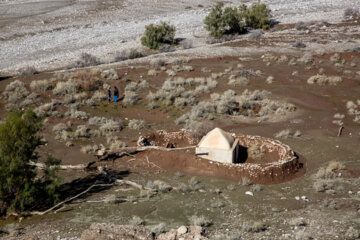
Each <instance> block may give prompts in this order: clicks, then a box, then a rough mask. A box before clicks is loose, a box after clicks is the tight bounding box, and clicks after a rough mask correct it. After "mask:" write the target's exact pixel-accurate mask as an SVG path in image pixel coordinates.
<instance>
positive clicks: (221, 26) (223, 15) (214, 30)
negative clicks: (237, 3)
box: [204, 3, 245, 38]
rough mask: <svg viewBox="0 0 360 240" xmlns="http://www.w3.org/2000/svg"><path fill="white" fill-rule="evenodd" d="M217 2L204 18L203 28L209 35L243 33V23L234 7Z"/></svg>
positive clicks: (219, 36)
mask: <svg viewBox="0 0 360 240" xmlns="http://www.w3.org/2000/svg"><path fill="white" fill-rule="evenodd" d="M223 7H224V4H223V3H218V4H217V5H216V6H215V7H214V8H212V9H211V12H210V14H209V15H208V16H206V18H205V20H204V24H205V29H206V30H208V31H209V32H210V35H211V36H213V37H216V38H221V37H222V36H223V35H224V34H234V33H239V34H241V33H244V32H245V29H244V25H243V23H242V21H241V19H240V15H239V13H238V10H237V9H236V8H231V7H227V8H225V9H223Z"/></svg>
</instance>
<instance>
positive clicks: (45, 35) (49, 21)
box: [0, 0, 357, 74]
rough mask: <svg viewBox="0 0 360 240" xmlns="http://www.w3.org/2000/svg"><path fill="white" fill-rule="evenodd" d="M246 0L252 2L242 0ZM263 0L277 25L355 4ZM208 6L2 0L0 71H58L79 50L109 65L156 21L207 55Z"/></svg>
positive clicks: (331, 16)
mask: <svg viewBox="0 0 360 240" xmlns="http://www.w3.org/2000/svg"><path fill="white" fill-rule="evenodd" d="M251 2H255V0H254V1H247V3H251ZM264 2H265V3H267V4H269V6H270V9H271V10H272V11H273V15H274V19H276V20H278V21H280V22H281V23H295V22H298V21H305V22H308V21H319V20H326V21H329V22H333V23H334V22H335V23H336V22H339V21H340V20H341V19H342V14H343V10H344V9H345V8H348V7H354V6H355V5H356V3H357V1H356V0H344V1H335V0H332V1H320V0H319V1H310V0H301V1H297V0H292V1H283V0H272V1H264ZM231 3H234V4H237V1H232V2H231ZM213 4H215V2H214V1H209V0H202V1H196V2H193V1H181V2H179V1H160V0H151V1H147V0H142V1H127V0H121V1H68V0H62V1H26V2H23V1H18V0H15V1H14V0H8V1H1V2H0V29H1V32H0V59H1V62H0V73H2V74H13V73H14V72H16V71H17V70H19V69H21V68H24V67H26V66H34V67H36V68H37V69H39V70H45V69H47V70H49V69H58V68H62V67H65V66H68V65H71V64H72V63H74V62H75V61H76V60H77V59H78V58H79V56H80V55H81V53H83V52H86V53H91V54H92V55H95V56H97V57H99V58H100V59H101V60H102V61H104V62H108V61H111V60H112V58H113V55H114V53H115V52H116V51H121V50H123V49H130V48H141V46H140V43H139V37H140V36H141V35H142V33H143V31H144V26H145V25H147V24H150V23H154V22H155V23H156V22H160V21H167V22H170V23H171V24H173V25H175V26H176V28H177V35H176V36H177V37H179V38H187V39H192V40H193V43H194V46H195V47H196V48H195V50H192V51H191V52H190V54H192V55H193V54H198V55H199V56H201V55H206V56H209V54H210V53H211V52H209V51H208V49H207V48H203V47H201V46H204V44H205V39H206V32H205V30H204V29H203V23H202V21H203V19H204V17H205V16H206V14H207V13H208V12H209V9H210V7H211V6H212V5H213ZM195 36H197V37H199V36H200V38H195ZM220 51H221V53H220V54H227V53H228V52H231V50H230V49H221V50H220ZM250 51H252V49H250ZM212 54H215V53H212ZM218 54H219V53H218Z"/></svg>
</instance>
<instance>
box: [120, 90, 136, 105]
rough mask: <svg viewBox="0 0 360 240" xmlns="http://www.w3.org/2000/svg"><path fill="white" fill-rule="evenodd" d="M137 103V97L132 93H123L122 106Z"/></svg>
mask: <svg viewBox="0 0 360 240" xmlns="http://www.w3.org/2000/svg"><path fill="white" fill-rule="evenodd" d="M137 101H139V95H138V94H137V93H136V92H134V91H125V97H124V99H123V104H124V105H125V106H131V105H134V104H135V103H136V102H137Z"/></svg>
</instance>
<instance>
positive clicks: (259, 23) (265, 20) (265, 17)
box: [239, 1, 271, 30]
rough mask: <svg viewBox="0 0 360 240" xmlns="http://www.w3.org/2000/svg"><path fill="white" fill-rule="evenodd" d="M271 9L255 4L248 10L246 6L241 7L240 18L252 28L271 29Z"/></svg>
mask: <svg viewBox="0 0 360 240" xmlns="http://www.w3.org/2000/svg"><path fill="white" fill-rule="evenodd" d="M270 12H271V11H270V9H269V8H268V7H267V6H266V4H264V3H260V1H259V2H258V3H255V4H253V5H251V7H250V8H248V7H247V6H246V5H245V4H242V5H241V6H240V7H239V13H240V17H241V18H242V19H243V20H244V22H245V25H246V26H247V27H251V28H255V29H258V28H262V29H264V30H265V29H269V28H270V16H271V15H270Z"/></svg>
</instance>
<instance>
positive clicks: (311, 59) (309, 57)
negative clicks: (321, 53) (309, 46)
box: [298, 53, 315, 65]
mask: <svg viewBox="0 0 360 240" xmlns="http://www.w3.org/2000/svg"><path fill="white" fill-rule="evenodd" d="M314 61H315V59H314V57H313V55H311V54H310V53H305V54H304V56H302V57H301V58H299V59H298V62H300V63H304V64H306V65H310V64H313V63H314Z"/></svg>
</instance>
